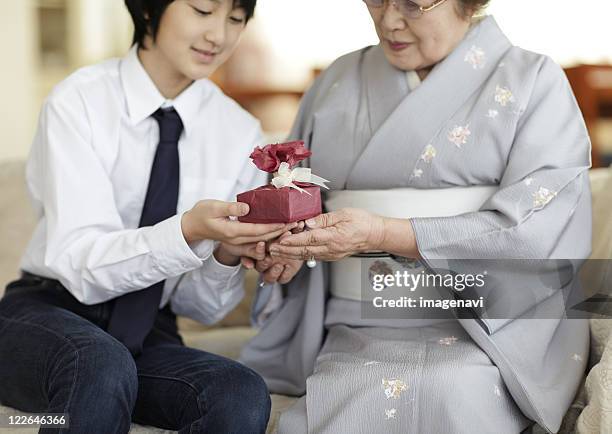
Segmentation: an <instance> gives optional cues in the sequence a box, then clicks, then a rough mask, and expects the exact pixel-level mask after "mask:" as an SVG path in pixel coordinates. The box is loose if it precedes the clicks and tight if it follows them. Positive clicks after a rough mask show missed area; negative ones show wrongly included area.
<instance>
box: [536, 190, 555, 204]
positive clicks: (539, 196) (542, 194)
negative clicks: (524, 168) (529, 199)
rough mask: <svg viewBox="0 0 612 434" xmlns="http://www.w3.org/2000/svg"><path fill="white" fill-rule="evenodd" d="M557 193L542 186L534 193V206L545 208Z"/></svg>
mask: <svg viewBox="0 0 612 434" xmlns="http://www.w3.org/2000/svg"><path fill="white" fill-rule="evenodd" d="M556 195H557V192H555V191H551V190H549V189H547V188H545V187H540V188H539V189H538V191H536V192H535V193H533V207H534V208H536V209H541V208H544V207H545V206H546V205H548V203H549V202H550V201H551V200H553V199H554V197H555V196H556Z"/></svg>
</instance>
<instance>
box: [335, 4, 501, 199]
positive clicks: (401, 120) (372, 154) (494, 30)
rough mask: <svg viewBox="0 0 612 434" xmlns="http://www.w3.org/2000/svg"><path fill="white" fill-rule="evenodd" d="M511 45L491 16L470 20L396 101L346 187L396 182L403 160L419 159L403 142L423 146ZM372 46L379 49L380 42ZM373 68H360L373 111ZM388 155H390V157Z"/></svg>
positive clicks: (379, 76) (375, 78)
mask: <svg viewBox="0 0 612 434" xmlns="http://www.w3.org/2000/svg"><path fill="white" fill-rule="evenodd" d="M511 47H512V44H511V43H510V41H509V40H508V39H507V38H506V36H505V35H504V34H503V33H502V31H501V30H500V28H499V27H498V25H497V23H496V22H495V19H494V18H493V17H492V16H488V17H486V18H484V19H482V21H480V22H479V23H477V24H476V25H474V26H473V27H472V28H471V29H470V30H469V31H468V33H467V34H466V36H465V38H464V39H463V41H462V42H461V43H460V44H459V45H458V46H457V47H456V48H455V49H454V50H453V51H452V52H451V53H450V54H449V55H448V56H447V57H446V58H445V59H444V60H443V61H441V62H440V63H438V64H437V65H436V66H435V67H434V68H433V69H432V70H431V72H430V73H429V74H428V76H427V78H426V79H425V80H423V82H422V83H421V84H420V85H419V86H418V87H416V88H415V89H414V90H413V91H411V92H410V93H409V94H408V95H407V96H406V97H405V98H404V99H403V101H401V103H400V104H399V105H398V106H397V108H396V109H395V110H394V111H393V112H392V113H390V114H389V116H388V117H387V118H386V120H385V121H384V122H383V123H382V125H381V126H380V128H378V131H376V132H375V133H374V135H373V136H372V139H371V140H370V143H369V144H368V145H367V146H366V148H365V149H364V151H363V152H362V154H361V156H360V157H359V159H358V160H357V161H356V163H355V165H354V166H353V169H352V171H351V173H350V175H349V177H348V180H347V184H346V185H347V187H348V188H351V189H359V188H389V186H394V187H395V186H397V184H398V178H397V174H398V173H404V172H406V169H405V165H406V161H411V159H418V158H419V156H420V152H421V150H420V149H419V148H415V147H414V146H406V145H405V144H407V143H415V144H416V143H419V144H423V146H424V145H425V144H427V143H429V142H430V141H431V140H432V138H433V137H435V136H436V135H437V134H438V133H439V132H440V130H441V128H443V127H444V125H445V124H446V123H447V122H448V120H449V119H450V118H451V117H452V115H453V114H454V113H455V112H456V111H457V110H459V108H460V107H461V106H462V105H463V104H465V102H466V101H467V100H468V99H469V98H470V96H472V95H474V94H475V93H476V91H477V90H478V88H480V87H481V86H483V85H484V84H485V83H486V81H487V80H488V79H489V77H490V76H491V75H492V74H493V73H494V72H495V71H496V70H497V68H498V64H499V62H500V61H501V59H502V57H503V56H504V55H505V53H506V52H507V51H508V50H509V49H510V48H511ZM373 50H376V51H379V52H382V48H381V47H380V45H379V46H376V47H373ZM386 63H388V62H386ZM379 68H380V67H379ZM375 69H376V68H373V67H366V71H365V74H366V75H367V76H368V79H369V81H370V82H371V84H369V85H368V97H369V99H370V104H371V107H370V109H371V110H376V105H377V103H376V98H380V96H381V94H380V93H379V92H376V91H375V90H376V89H378V88H379V87H380V86H381V84H380V83H377V81H379V80H381V79H383V78H382V77H383V76H382V74H377V75H374V74H372V73H373V72H376V71H375ZM398 74H399V75H400V76H401V78H402V81H403V82H404V83H406V76H405V74H404V73H401V72H399V70H398V73H397V74H390V75H389V77H390V78H391V81H392V82H394V81H393V80H395V78H394V77H397V75H398ZM392 87H394V86H392ZM389 155H393V156H394V157H393V158H392V159H389V158H388V156H389ZM396 166H397V167H396ZM372 167H385V168H386V170H385V171H384V172H383V173H379V172H377V171H373V170H371V168H372ZM406 176H407V178H406V179H405V180H404V182H403V183H405V184H406V185H408V177H409V175H406ZM401 184H402V183H400V185H401Z"/></svg>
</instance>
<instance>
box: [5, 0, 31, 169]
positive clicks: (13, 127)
mask: <svg viewBox="0 0 612 434" xmlns="http://www.w3.org/2000/svg"><path fill="white" fill-rule="evenodd" d="M34 17H35V15H34V7H33V2H32V1H31V0H3V1H2V13H1V14H0V29H1V30H0V31H1V35H0V53H2V58H3V61H2V68H1V69H0V95H2V103H1V104H0V137H1V138H0V161H2V160H7V159H16V158H23V157H24V156H25V155H27V152H28V148H29V143H30V141H31V140H32V137H33V129H34V125H35V119H36V114H35V112H36V109H35V104H36V102H35V100H36V95H35V86H34V83H35V80H36V78H35V66H36V65H35V63H36V59H35V56H34V52H35V49H34V48H35V41H36V38H37V33H36V29H35V28H34V26H33V25H32V23H33V22H34ZM24 24H25V25H24Z"/></svg>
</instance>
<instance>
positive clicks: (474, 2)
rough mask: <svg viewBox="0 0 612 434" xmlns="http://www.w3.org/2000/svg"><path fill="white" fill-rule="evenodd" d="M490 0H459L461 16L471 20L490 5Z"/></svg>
mask: <svg viewBox="0 0 612 434" xmlns="http://www.w3.org/2000/svg"><path fill="white" fill-rule="evenodd" d="M489 2H490V0H457V6H459V11H458V12H459V14H460V15H462V16H464V17H466V18H471V17H473V16H474V15H477V14H478V13H480V12H482V11H483V9H485V8H486V7H487V6H488V5H489Z"/></svg>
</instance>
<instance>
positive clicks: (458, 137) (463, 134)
mask: <svg viewBox="0 0 612 434" xmlns="http://www.w3.org/2000/svg"><path fill="white" fill-rule="evenodd" d="M471 135H472V132H471V131H470V125H469V124H468V125H466V126H465V127H463V126H460V125H457V126H455V128H453V129H452V130H451V131H450V132H449V133H448V140H449V141H450V142H451V143H454V144H455V146H457V147H458V148H461V145H465V144H466V143H467V141H468V137H470V136H471Z"/></svg>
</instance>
